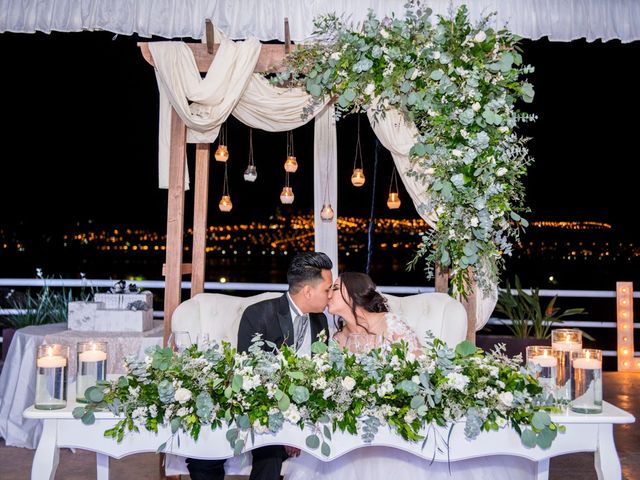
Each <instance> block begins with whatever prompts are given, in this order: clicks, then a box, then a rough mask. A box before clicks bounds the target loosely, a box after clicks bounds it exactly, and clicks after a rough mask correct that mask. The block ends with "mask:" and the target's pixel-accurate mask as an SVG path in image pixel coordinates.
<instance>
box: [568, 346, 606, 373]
mask: <svg viewBox="0 0 640 480" xmlns="http://www.w3.org/2000/svg"><path fill="white" fill-rule="evenodd" d="M589 353H590V352H589V351H588V350H587V351H586V353H585V356H584V357H581V358H576V359H575V360H574V361H573V368H582V369H584V370H598V369H601V368H602V362H601V361H600V360H598V359H597V358H590V355H589Z"/></svg>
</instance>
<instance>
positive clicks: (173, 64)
mask: <svg viewBox="0 0 640 480" xmlns="http://www.w3.org/2000/svg"><path fill="white" fill-rule="evenodd" d="M216 37H217V38H220V39H221V42H220V49H219V50H218V53H217V55H216V56H215V58H214V60H213V62H212V64H211V67H210V68H209V71H208V72H207V74H206V76H205V77H204V78H201V76H200V73H199V72H198V67H197V65H196V62H195V59H194V57H193V53H192V52H191V50H190V49H189V48H188V47H187V46H186V44H184V43H182V42H151V43H150V44H149V48H150V51H151V54H152V55H153V59H154V63H155V66H156V78H157V81H158V88H159V92H160V121H159V135H158V136H159V152H158V160H159V184H160V187H162V188H167V186H168V184H169V147H170V137H171V124H170V123H171V106H173V107H174V108H175V110H176V112H177V113H178V115H179V116H180V118H181V119H182V120H183V121H184V122H185V124H186V126H187V141H188V142H190V143H212V142H213V141H215V139H216V138H217V136H218V132H219V130H220V126H221V125H222V123H224V122H225V121H226V120H227V118H228V117H229V115H230V114H233V115H234V116H235V117H236V118H237V119H238V120H240V121H241V122H242V123H244V124H245V125H248V126H250V127H252V128H259V129H262V130H266V131H269V132H281V131H287V130H293V129H295V128H298V127H300V126H301V125H303V124H305V123H306V122H308V121H309V120H311V119H313V118H315V117H316V115H318V117H317V118H316V121H315V130H314V131H315V136H314V139H315V146H314V158H315V161H314V174H315V176H314V178H316V179H318V181H316V182H314V184H315V193H314V198H315V200H316V201H315V205H316V208H315V210H316V211H315V218H316V219H317V221H316V225H315V240H316V242H315V245H316V250H319V251H323V252H325V253H326V254H327V255H329V257H330V258H331V260H332V261H333V262H334V272H333V273H334V275H336V274H337V266H338V239H337V234H336V231H337V230H336V223H335V222H336V221H335V218H334V220H333V221H331V222H323V221H321V220H320V208H321V206H322V203H323V200H324V198H325V197H327V198H328V199H335V198H336V194H337V179H336V175H337V161H338V155H337V141H336V128H335V127H336V126H335V118H334V109H333V107H331V106H328V107H327V106H326V102H325V103H321V104H319V105H317V106H316V108H315V109H314V111H313V112H311V114H310V115H309V116H308V117H307V118H305V119H302V112H303V109H304V108H305V107H307V106H308V105H309V102H310V101H311V97H310V96H309V95H308V94H307V93H305V92H304V91H303V90H302V89H299V88H291V89H284V88H277V87H274V86H272V85H271V84H269V82H268V81H267V80H266V79H265V78H264V77H262V76H261V75H258V74H254V73H253V70H254V68H255V65H256V62H257V60H258V57H259V55H260V43H259V42H258V41H257V40H256V39H255V38H249V39H248V40H247V41H245V42H233V41H231V40H229V39H228V38H227V37H226V36H224V35H223V34H222V33H221V32H219V31H218V33H217V36H216ZM187 174H188V172H187ZM186 178H187V180H188V178H189V177H188V175H187V176H186ZM329 201H331V200H329ZM333 202H334V204H335V202H336V201H335V200H333Z"/></svg>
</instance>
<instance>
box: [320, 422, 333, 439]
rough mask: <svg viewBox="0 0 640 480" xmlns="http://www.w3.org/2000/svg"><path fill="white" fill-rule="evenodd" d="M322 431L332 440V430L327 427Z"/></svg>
mask: <svg viewBox="0 0 640 480" xmlns="http://www.w3.org/2000/svg"><path fill="white" fill-rule="evenodd" d="M322 431H323V432H324V436H325V437H326V438H328V439H329V440H331V429H330V428H329V427H328V426H327V425H324V426H323V428H322Z"/></svg>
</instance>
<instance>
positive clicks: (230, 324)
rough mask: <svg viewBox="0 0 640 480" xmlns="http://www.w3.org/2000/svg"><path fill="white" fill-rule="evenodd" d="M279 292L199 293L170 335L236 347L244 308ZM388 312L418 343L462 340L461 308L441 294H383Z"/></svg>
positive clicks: (182, 309) (177, 315)
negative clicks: (429, 337)
mask: <svg viewBox="0 0 640 480" xmlns="http://www.w3.org/2000/svg"><path fill="white" fill-rule="evenodd" d="M280 295H282V293H281V292H266V293H261V294H259V295H253V296H250V297H237V296H232V295H225V294H221V293H199V294H198V295H195V296H194V297H192V298H190V299H189V300H186V301H184V302H182V303H181V304H180V305H179V306H178V307H177V308H176V310H175V311H174V313H173V316H172V317H171V329H172V330H173V331H187V332H189V333H190V336H191V338H192V339H194V340H195V338H197V336H199V335H200V334H202V333H207V334H209V338H210V339H212V340H213V339H215V340H218V341H222V340H226V341H228V342H229V343H231V345H234V346H235V345H236V344H237V334H238V325H239V324H240V318H241V317H242V313H243V312H244V310H245V308H247V307H248V306H249V305H251V304H253V303H257V302H260V301H262V300H266V299H268V298H275V297H279V296H280ZM384 296H385V297H386V298H387V300H388V303H389V308H390V309H391V311H392V312H394V313H396V314H398V316H400V317H401V318H403V319H405V320H406V321H407V323H409V325H410V326H411V327H413V329H414V330H415V331H416V332H418V335H419V336H420V338H421V339H422V338H423V336H424V333H425V332H426V331H427V330H431V331H432V332H433V334H434V335H435V336H436V337H438V338H440V339H442V340H444V341H445V342H446V343H447V344H448V345H450V346H452V347H453V346H455V345H456V344H458V343H459V342H461V341H462V340H464V339H465V338H466V335H467V314H466V312H465V309H464V307H463V306H462V304H461V303H460V302H459V301H457V300H455V299H453V298H451V297H450V296H449V295H447V294H444V293H420V294H417V295H408V296H405V297H398V296H394V295H387V294H384ZM332 323H333V322H332V321H329V324H330V325H332Z"/></svg>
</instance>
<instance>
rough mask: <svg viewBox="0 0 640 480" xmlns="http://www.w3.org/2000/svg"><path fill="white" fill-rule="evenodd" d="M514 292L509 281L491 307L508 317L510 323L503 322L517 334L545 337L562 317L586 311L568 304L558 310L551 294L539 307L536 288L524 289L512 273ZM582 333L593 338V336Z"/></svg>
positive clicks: (538, 292) (526, 336)
mask: <svg viewBox="0 0 640 480" xmlns="http://www.w3.org/2000/svg"><path fill="white" fill-rule="evenodd" d="M515 287H516V293H515V294H514V293H513V292H512V291H511V285H510V284H509V281H507V282H506V288H505V289H504V290H501V291H500V292H499V293H498V302H497V304H496V307H495V311H496V312H499V313H501V314H503V315H505V316H506V317H507V319H509V320H511V324H508V323H504V324H505V325H506V326H507V327H508V328H509V330H510V331H511V333H512V334H513V335H514V336H515V337H518V338H529V337H534V338H539V339H546V338H549V335H550V334H551V328H553V327H555V326H557V325H558V324H561V323H563V321H564V319H565V318H566V317H570V316H573V315H581V314H584V313H586V311H585V309H584V308H569V309H566V310H561V309H560V308H558V307H556V306H555V303H556V300H557V298H558V297H557V296H555V297H553V298H552V299H551V300H550V301H549V303H547V305H546V307H544V308H543V307H542V305H541V301H540V289H539V288H532V289H531V290H530V293H527V292H526V291H525V290H524V289H523V288H522V284H521V283H520V278H519V277H518V276H517V275H516V276H515ZM583 335H584V336H586V337H587V338H589V339H590V340H593V337H591V336H590V335H587V334H585V332H583Z"/></svg>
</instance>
